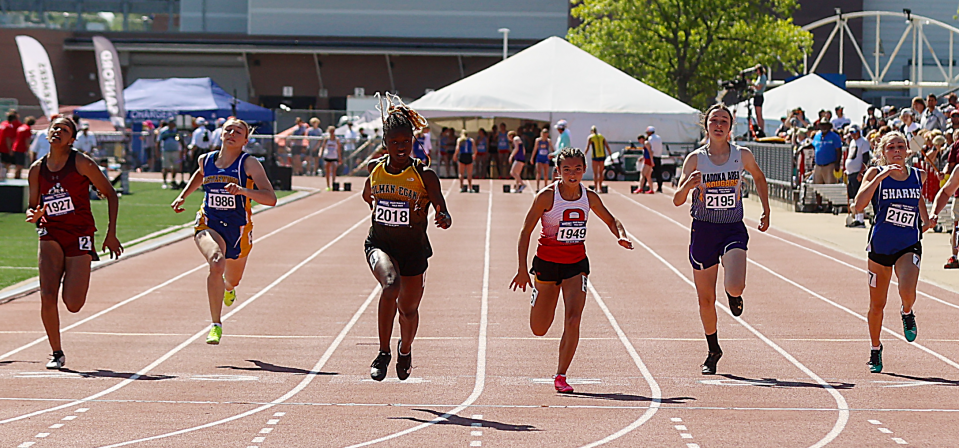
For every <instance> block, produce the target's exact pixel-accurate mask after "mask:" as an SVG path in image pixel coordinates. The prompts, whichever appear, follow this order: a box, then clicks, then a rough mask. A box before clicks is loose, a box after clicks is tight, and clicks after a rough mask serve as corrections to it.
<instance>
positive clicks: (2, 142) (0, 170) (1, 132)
mask: <svg viewBox="0 0 959 448" xmlns="http://www.w3.org/2000/svg"><path fill="white" fill-rule="evenodd" d="M20 124H21V123H20V115H18V114H17V111H15V110H13V109H10V111H9V112H7V120H6V121H4V122H3V123H0V165H2V167H0V179H6V178H7V169H8V168H9V166H10V165H16V160H15V159H14V157H13V142H14V141H15V140H16V138H17V128H18V127H20Z"/></svg>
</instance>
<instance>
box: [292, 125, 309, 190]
mask: <svg viewBox="0 0 959 448" xmlns="http://www.w3.org/2000/svg"><path fill="white" fill-rule="evenodd" d="M291 135H293V136H294V137H300V136H302V137H306V135H307V129H306V123H305V122H304V121H303V119H302V118H300V117H296V127H295V128H294V129H293V133H292V134H291ZM287 141H288V142H290V166H292V167H293V175H294V176H299V175H301V174H303V155H304V153H306V145H307V141H306V139H303V138H293V139H287Z"/></svg>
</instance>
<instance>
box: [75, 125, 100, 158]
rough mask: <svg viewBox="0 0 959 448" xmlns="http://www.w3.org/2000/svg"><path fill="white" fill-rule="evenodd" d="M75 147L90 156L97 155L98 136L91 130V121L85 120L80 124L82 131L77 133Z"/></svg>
mask: <svg viewBox="0 0 959 448" xmlns="http://www.w3.org/2000/svg"><path fill="white" fill-rule="evenodd" d="M73 147H74V148H76V149H77V150H79V151H80V152H82V153H84V154H86V155H88V156H90V157H94V158H95V157H96V153H97V137H96V136H95V135H93V133H92V132H90V123H87V122H84V123H83V124H81V125H80V133H79V134H77V139H76V141H74V142H73Z"/></svg>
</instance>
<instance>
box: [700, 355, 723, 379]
mask: <svg viewBox="0 0 959 448" xmlns="http://www.w3.org/2000/svg"><path fill="white" fill-rule="evenodd" d="M722 357H723V352H709V355H707V356H706V361H704V362H703V375H715V374H716V363H718V362H719V358H722Z"/></svg>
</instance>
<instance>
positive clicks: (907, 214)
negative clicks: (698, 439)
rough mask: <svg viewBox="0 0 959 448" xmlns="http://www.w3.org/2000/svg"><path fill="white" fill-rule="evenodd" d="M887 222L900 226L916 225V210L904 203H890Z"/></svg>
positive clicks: (887, 210)
mask: <svg viewBox="0 0 959 448" xmlns="http://www.w3.org/2000/svg"><path fill="white" fill-rule="evenodd" d="M886 222H888V223H889V224H892V225H895V226H899V227H915V226H916V210H915V208H913V207H910V206H908V205H903V204H889V208H888V209H886Z"/></svg>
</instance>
